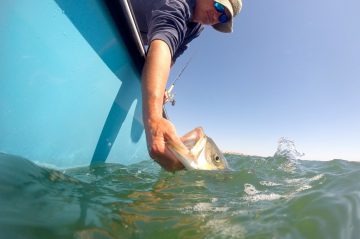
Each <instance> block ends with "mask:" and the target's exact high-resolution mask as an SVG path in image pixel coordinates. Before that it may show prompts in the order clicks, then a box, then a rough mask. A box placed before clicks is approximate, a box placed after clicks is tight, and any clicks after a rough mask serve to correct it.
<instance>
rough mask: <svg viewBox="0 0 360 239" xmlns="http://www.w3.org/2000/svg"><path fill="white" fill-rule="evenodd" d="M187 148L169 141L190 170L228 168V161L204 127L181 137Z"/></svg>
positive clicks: (172, 150) (171, 147)
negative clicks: (206, 133) (207, 134)
mask: <svg viewBox="0 0 360 239" xmlns="http://www.w3.org/2000/svg"><path fill="white" fill-rule="evenodd" d="M181 140H182V141H183V143H184V145H185V146H186V148H187V149H184V148H183V147H179V146H177V145H174V144H171V143H169V149H170V150H171V152H172V153H173V154H174V155H175V156H176V157H177V158H178V159H179V160H180V162H181V163H182V164H183V165H184V166H185V168H186V169H188V170H193V169H197V170H226V169H229V166H228V163H227V161H226V159H225V157H224V155H223V154H222V153H221V151H220V149H219V148H218V147H217V146H216V144H215V142H214V141H213V140H212V139H211V138H210V137H208V136H206V135H205V133H204V131H203V129H202V128H195V129H194V130H192V131H190V132H189V133H187V134H185V135H184V136H183V137H181Z"/></svg>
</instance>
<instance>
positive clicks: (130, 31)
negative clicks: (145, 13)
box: [105, 0, 146, 73]
mask: <svg viewBox="0 0 360 239" xmlns="http://www.w3.org/2000/svg"><path fill="white" fill-rule="evenodd" d="M105 3H106V6H107V8H108V10H109V12H110V14H111V16H112V18H113V19H114V22H115V24H116V27H117V29H118V31H119V33H120V35H121V37H122V39H124V42H125V44H126V46H127V48H128V50H129V53H130V56H131V58H132V60H133V62H134V64H135V66H136V68H137V70H138V71H139V73H141V71H142V68H143V65H144V62H145V55H146V51H145V48H144V44H143V43H142V40H141V37H140V34H139V29H138V27H137V24H136V20H135V17H134V13H133V11H132V8H131V4H130V3H129V1H128V0H105Z"/></svg>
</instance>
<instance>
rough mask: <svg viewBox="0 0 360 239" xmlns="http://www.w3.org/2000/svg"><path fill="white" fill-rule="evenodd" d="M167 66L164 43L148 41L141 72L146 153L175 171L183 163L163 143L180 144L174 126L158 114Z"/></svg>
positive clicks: (168, 67)
mask: <svg viewBox="0 0 360 239" xmlns="http://www.w3.org/2000/svg"><path fill="white" fill-rule="evenodd" d="M170 66H171V53H170V49H169V47H168V45H167V44H166V43H165V42H164V41H162V40H154V41H152V42H151V44H150V47H149V50H148V53H147V57H146V61H145V65H144V69H143V73H142V103H143V105H142V106H143V122H144V127H145V132H146V140H147V145H148V150H149V154H150V156H151V157H152V158H153V159H154V160H155V161H156V162H158V163H159V164H160V165H161V166H162V167H163V168H164V169H166V170H168V171H176V170H180V169H183V168H184V166H183V165H182V164H181V162H180V161H178V159H177V158H176V157H175V156H174V155H173V154H172V153H171V151H170V150H169V149H168V148H167V147H166V143H167V142H172V143H173V144H175V145H179V146H180V147H181V146H184V145H183V144H182V142H181V140H180V139H179V137H178V136H177V135H176V130H175V126H174V125H173V124H172V123H171V122H170V121H168V120H166V119H164V118H163V116H162V113H163V104H164V100H166V99H164V92H165V86H166V82H167V79H168V77H169V72H170ZM165 98H166V96H165ZM184 147H185V146H184Z"/></svg>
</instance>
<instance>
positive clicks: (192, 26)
mask: <svg viewBox="0 0 360 239" xmlns="http://www.w3.org/2000/svg"><path fill="white" fill-rule="evenodd" d="M203 30H204V27H203V26H202V25H201V24H198V23H193V22H191V23H189V24H188V32H187V34H186V36H185V39H184V41H183V43H182V44H181V45H180V46H179V47H178V49H177V51H176V52H175V54H174V56H173V58H172V61H173V63H175V61H176V59H177V58H178V57H179V56H181V55H182V54H183V53H184V51H185V50H186V49H187V48H188V47H189V43H190V42H191V41H192V40H193V39H195V38H197V37H198V36H199V35H200V33H201V32H202V31H203Z"/></svg>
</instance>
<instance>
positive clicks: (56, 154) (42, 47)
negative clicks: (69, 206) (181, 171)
mask: <svg viewBox="0 0 360 239" xmlns="http://www.w3.org/2000/svg"><path fill="white" fill-rule="evenodd" d="M120 24H121V23H120ZM0 32H1V33H0V34H1V36H2V37H1V39H0V64H1V70H0V137H1V138H0V152H3V153H6V154H14V155H19V156H22V157H25V158H27V159H30V160H32V161H34V162H37V163H40V164H47V165H52V166H55V167H60V168H69V167H76V166H84V165H89V164H91V163H96V162H112V163H121V164H131V163H136V162H139V161H141V160H145V159H148V154H147V151H146V142H145V134H144V129H143V124H142V120H141V82H140V71H139V68H141V67H139V65H138V64H136V62H134V61H133V60H132V54H133V53H132V52H131V51H129V47H128V45H127V44H126V43H125V42H126V41H124V36H122V35H121V34H119V22H117V23H116V21H114V18H113V17H112V16H111V14H110V12H109V10H108V6H107V5H106V4H105V2H104V1H100V0H99V1H97V0H93V1H90V0H77V1H61V0H58V1H53V0H33V1H28V0H23V1H20V0H17V1H10V0H5V1H1V3H0Z"/></svg>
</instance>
